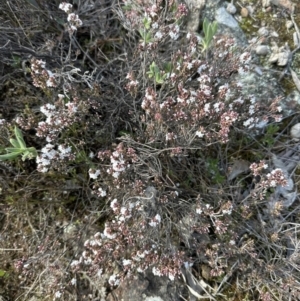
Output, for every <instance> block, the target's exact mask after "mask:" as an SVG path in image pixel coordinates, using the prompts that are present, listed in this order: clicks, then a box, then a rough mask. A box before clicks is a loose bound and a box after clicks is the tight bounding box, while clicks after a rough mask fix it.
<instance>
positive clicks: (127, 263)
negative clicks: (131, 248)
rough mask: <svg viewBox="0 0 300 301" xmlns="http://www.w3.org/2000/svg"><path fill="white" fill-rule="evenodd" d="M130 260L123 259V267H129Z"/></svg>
mask: <svg viewBox="0 0 300 301" xmlns="http://www.w3.org/2000/svg"><path fill="white" fill-rule="evenodd" d="M131 262H132V261H131V260H130V259H123V265H124V266H126V265H131Z"/></svg>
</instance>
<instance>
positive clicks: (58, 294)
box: [54, 291, 61, 299]
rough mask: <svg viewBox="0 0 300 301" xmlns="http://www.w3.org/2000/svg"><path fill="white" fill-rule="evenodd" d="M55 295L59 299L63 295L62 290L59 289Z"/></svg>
mask: <svg viewBox="0 0 300 301" xmlns="http://www.w3.org/2000/svg"><path fill="white" fill-rule="evenodd" d="M54 297H55V299H58V298H60V297H61V292H60V291H57V292H56V293H55V294H54Z"/></svg>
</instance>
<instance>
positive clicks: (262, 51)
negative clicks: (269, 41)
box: [255, 45, 270, 55]
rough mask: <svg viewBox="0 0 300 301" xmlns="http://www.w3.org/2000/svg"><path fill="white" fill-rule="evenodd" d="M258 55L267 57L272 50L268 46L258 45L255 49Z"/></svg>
mask: <svg viewBox="0 0 300 301" xmlns="http://www.w3.org/2000/svg"><path fill="white" fill-rule="evenodd" d="M255 52H256V54H257V55H267V54H268V53H269V52H270V49H269V47H268V46H267V45H258V46H257V47H256V49H255Z"/></svg>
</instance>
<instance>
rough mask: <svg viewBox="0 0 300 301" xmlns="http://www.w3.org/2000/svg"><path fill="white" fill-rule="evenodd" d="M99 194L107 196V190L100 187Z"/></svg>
mask: <svg viewBox="0 0 300 301" xmlns="http://www.w3.org/2000/svg"><path fill="white" fill-rule="evenodd" d="M98 195H99V196H101V197H105V196H106V191H105V190H103V189H102V188H101V187H100V188H99V189H98Z"/></svg>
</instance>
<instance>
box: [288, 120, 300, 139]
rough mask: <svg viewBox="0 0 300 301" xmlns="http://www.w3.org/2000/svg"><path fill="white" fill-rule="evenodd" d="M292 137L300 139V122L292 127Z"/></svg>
mask: <svg viewBox="0 0 300 301" xmlns="http://www.w3.org/2000/svg"><path fill="white" fill-rule="evenodd" d="M290 134H291V137H292V138H294V139H299V138H300V123H296V124H295V125H293V126H292V127H291V132H290Z"/></svg>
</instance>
